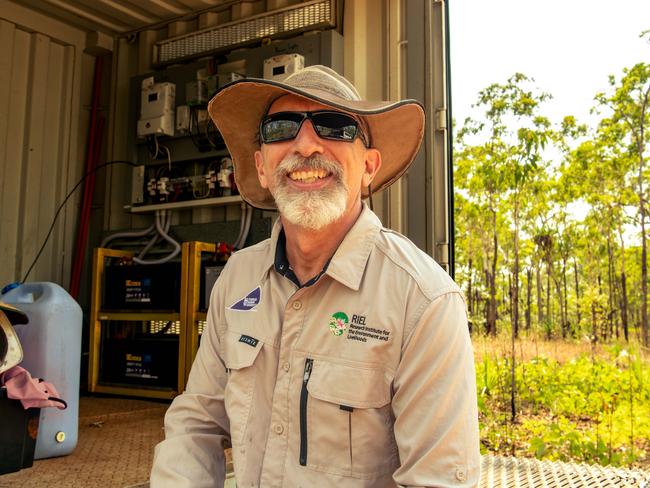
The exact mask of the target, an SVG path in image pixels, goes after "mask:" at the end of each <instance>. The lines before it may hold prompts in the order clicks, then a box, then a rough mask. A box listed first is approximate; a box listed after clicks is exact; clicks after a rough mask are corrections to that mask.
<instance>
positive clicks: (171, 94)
mask: <svg viewBox="0 0 650 488" xmlns="http://www.w3.org/2000/svg"><path fill="white" fill-rule="evenodd" d="M175 100H176V86H175V85H174V84H173V83H155V82H154V77H153V76H150V77H149V78H145V79H144V80H142V90H141V95H140V120H138V137H146V136H149V135H167V136H173V135H174V112H175V110H176V104H175Z"/></svg>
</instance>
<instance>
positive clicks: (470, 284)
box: [467, 258, 474, 320]
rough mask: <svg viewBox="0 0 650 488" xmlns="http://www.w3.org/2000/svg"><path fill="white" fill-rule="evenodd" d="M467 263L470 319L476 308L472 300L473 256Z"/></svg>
mask: <svg viewBox="0 0 650 488" xmlns="http://www.w3.org/2000/svg"><path fill="white" fill-rule="evenodd" d="M467 265H468V267H469V271H468V280H467V309H468V312H469V316H470V320H471V317H472V315H473V312H474V308H473V306H472V305H473V302H472V274H473V271H472V258H469V261H468V263H467Z"/></svg>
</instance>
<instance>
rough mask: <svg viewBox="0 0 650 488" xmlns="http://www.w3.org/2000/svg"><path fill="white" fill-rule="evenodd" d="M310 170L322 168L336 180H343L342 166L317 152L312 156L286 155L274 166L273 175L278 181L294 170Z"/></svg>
mask: <svg viewBox="0 0 650 488" xmlns="http://www.w3.org/2000/svg"><path fill="white" fill-rule="evenodd" d="M298 169H300V170H310V169H314V170H317V169H322V170H324V171H327V172H328V173H331V174H332V176H333V177H334V178H335V179H336V180H338V181H342V180H343V168H341V166H339V165H338V164H336V163H335V162H334V161H332V160H330V159H327V158H325V157H323V156H321V155H319V154H314V155H313V156H308V157H303V156H299V155H297V154H293V155H291V156H287V157H286V158H284V159H283V160H282V161H281V162H280V164H278V166H277V167H276V168H275V171H274V176H275V178H276V180H277V181H280V180H281V179H282V178H283V177H284V176H286V175H287V174H289V173H291V172H292V171H296V170H298Z"/></svg>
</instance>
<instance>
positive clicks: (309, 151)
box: [293, 120, 324, 158]
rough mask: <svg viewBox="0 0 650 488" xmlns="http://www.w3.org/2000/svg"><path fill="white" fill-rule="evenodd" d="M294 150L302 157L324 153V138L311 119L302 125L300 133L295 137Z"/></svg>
mask: <svg viewBox="0 0 650 488" xmlns="http://www.w3.org/2000/svg"><path fill="white" fill-rule="evenodd" d="M293 146H294V151H295V152H296V153H297V154H300V155H301V156H302V157H305V158H308V157H309V156H311V155H313V154H323V151H324V147H323V139H321V138H320V137H319V136H318V134H317V133H316V131H315V130H314V126H313V125H312V123H311V120H305V121H304V122H303V124H302V127H300V131H299V132H298V135H297V136H296V138H295V139H294V144H293Z"/></svg>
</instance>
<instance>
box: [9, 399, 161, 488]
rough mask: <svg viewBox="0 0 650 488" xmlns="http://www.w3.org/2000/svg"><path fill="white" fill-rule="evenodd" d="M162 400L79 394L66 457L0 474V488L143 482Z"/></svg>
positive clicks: (157, 431)
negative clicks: (72, 445)
mask: <svg viewBox="0 0 650 488" xmlns="http://www.w3.org/2000/svg"><path fill="white" fill-rule="evenodd" d="M167 407H168V403H160V402H152V401H145V400H133V399H121V398H99V397H81V399H80V402H79V437H78V441H77V447H76V449H75V450H74V451H73V452H72V453H71V454H69V455H68V456H62V457H58V458H51V459H41V460H35V461H34V466H32V467H31V468H27V469H23V470H21V471H17V472H15V473H9V474H5V475H1V476H0V487H1V488H5V487H6V488H9V487H11V488H31V487H52V488H59V487H61V488H67V487H70V488H72V487H74V488H79V487H81V488H86V487H88V488H94V487H101V488H111V487H115V488H123V487H126V486H132V485H138V484H142V483H145V482H146V481H147V480H148V479H149V471H150V469H151V462H152V460H153V449H154V446H155V445H156V444H157V443H158V442H160V441H161V440H162V439H163V437H164V433H163V429H162V427H163V417H164V415H165V411H166V410H167Z"/></svg>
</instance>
